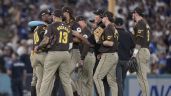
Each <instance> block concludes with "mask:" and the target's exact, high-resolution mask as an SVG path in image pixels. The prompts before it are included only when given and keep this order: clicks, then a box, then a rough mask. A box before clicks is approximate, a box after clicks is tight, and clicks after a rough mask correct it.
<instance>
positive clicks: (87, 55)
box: [76, 16, 95, 96]
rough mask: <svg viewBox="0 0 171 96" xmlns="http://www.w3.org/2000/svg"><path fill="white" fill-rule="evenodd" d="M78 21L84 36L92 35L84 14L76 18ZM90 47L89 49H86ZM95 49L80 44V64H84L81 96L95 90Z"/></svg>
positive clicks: (86, 95)
mask: <svg viewBox="0 0 171 96" xmlns="http://www.w3.org/2000/svg"><path fill="white" fill-rule="evenodd" d="M76 22H78V24H79V25H80V26H81V29H82V32H81V34H82V35H83V37H84V38H86V39H87V38H88V37H90V36H91V32H90V29H89V28H88V27H87V22H86V18H85V17H83V16H78V17H77V18H76ZM86 49H88V51H84V50H86ZM93 52H94V49H93V48H89V46H88V45H86V44H80V53H81V60H80V62H79V63H80V64H81V66H82V70H81V72H80V73H79V76H80V80H79V81H80V84H79V88H80V89H81V94H80V95H81V96H92V93H93V92H92V91H93V68H94V64H95V55H94V53H93Z"/></svg>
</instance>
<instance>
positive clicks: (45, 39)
mask: <svg viewBox="0 0 171 96" xmlns="http://www.w3.org/2000/svg"><path fill="white" fill-rule="evenodd" d="M45 33H46V34H45V35H44V37H43V40H42V41H41V42H40V44H39V45H38V47H37V49H36V50H39V49H40V48H45V47H46V46H47V45H48V44H49V42H50V37H51V33H52V25H49V26H48V29H47V32H45Z"/></svg>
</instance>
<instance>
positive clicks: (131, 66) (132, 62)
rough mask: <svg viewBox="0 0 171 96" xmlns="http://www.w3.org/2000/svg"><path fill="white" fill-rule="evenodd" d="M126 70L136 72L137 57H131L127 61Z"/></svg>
mask: <svg viewBox="0 0 171 96" xmlns="http://www.w3.org/2000/svg"><path fill="white" fill-rule="evenodd" d="M128 70H129V72H130V73H133V72H137V70H138V64H137V59H136V58H135V57H132V58H131V59H130V60H129V62H128Z"/></svg>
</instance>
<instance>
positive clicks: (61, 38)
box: [48, 22, 72, 51]
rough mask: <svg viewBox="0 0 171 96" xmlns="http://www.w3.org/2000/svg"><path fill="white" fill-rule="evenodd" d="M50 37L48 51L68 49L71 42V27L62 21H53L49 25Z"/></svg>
mask: <svg viewBox="0 0 171 96" xmlns="http://www.w3.org/2000/svg"><path fill="white" fill-rule="evenodd" d="M48 31H51V32H50V33H51V35H52V38H51V39H50V40H51V41H50V42H51V47H50V51H68V50H69V43H70V42H72V33H71V29H70V28H69V27H68V26H67V25H66V24H65V23H64V22H55V23H52V24H51V25H49V30H48Z"/></svg>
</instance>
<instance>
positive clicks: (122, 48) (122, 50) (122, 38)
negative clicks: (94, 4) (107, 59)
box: [114, 17, 135, 96]
mask: <svg viewBox="0 0 171 96" xmlns="http://www.w3.org/2000/svg"><path fill="white" fill-rule="evenodd" d="M114 24H115V28H116V29H117V31H118V33H119V39H118V41H119V44H118V56H119V61H118V64H117V67H116V77H117V84H118V96H123V92H124V81H125V78H126V73H127V71H128V64H127V63H128V61H129V59H130V58H131V56H132V51H133V48H134V46H135V44H134V41H133V38H132V35H131V33H129V32H127V31H126V30H125V29H124V21H123V19H122V18H119V17H117V18H115V21H114Z"/></svg>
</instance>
